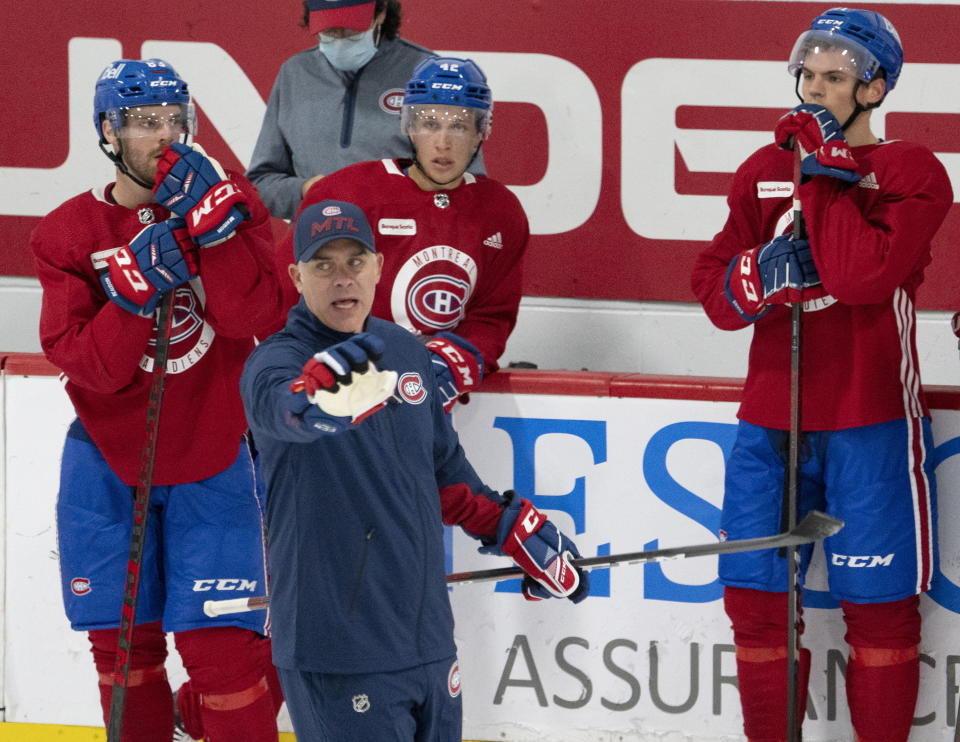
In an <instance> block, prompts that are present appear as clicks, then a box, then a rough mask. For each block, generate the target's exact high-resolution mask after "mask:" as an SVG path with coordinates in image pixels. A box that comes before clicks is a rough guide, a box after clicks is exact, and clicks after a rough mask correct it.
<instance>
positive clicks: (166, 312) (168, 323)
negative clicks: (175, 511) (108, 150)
mask: <svg viewBox="0 0 960 742" xmlns="http://www.w3.org/2000/svg"><path fill="white" fill-rule="evenodd" d="M175 293H176V289H173V290H171V291H168V292H167V293H166V294H165V295H164V297H163V299H162V300H161V302H160V311H159V312H158V313H157V339H156V345H155V347H154V354H153V356H154V358H153V375H152V377H151V379H150V393H149V396H148V397H147V425H146V437H145V438H144V441H143V447H142V448H141V449H140V472H139V475H138V477H137V486H136V491H135V494H134V499H133V530H132V531H131V533H130V554H129V556H128V558H127V575H126V580H125V582H124V588H123V605H122V606H121V609H120V634H119V636H118V638H117V659H116V663H115V665H114V670H113V691H112V694H111V696H110V718H109V722H108V724H107V742H120V734H121V730H122V728H123V712H124V709H125V707H126V700H127V681H128V680H129V676H130V648H131V646H132V645H133V624H134V620H135V618H136V614H137V596H138V595H139V592H140V571H141V566H142V564H143V548H144V543H145V542H146V536H147V515H148V513H149V511H150V489H151V487H152V484H153V465H154V462H155V460H156V452H157V436H158V433H159V431H160V403H161V401H162V400H163V386H164V380H165V378H166V375H167V357H168V355H169V353H170V335H171V328H172V327H173V301H174V294H175Z"/></svg>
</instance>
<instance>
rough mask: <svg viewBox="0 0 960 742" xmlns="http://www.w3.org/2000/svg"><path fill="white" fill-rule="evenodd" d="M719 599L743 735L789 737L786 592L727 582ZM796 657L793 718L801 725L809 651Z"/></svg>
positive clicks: (761, 740) (765, 739) (753, 741)
mask: <svg viewBox="0 0 960 742" xmlns="http://www.w3.org/2000/svg"><path fill="white" fill-rule="evenodd" d="M723 602H724V608H725V609H726V611H727V615H728V616H729V617H730V620H731V621H732V623H733V637H734V644H735V645H736V648H737V682H738V684H739V687H740V706H741V708H742V709H743V731H744V734H746V736H747V739H748V740H749V741H750V742H781V741H782V740H785V739H786V736H787V641H786V640H787V595H786V593H769V592H765V591H761V590H749V589H746V588H738V587H727V588H724V592H723ZM799 632H800V633H803V625H802V623H801V624H800V626H799ZM797 659H798V668H797V723H798V724H802V723H803V715H804V711H805V710H806V707H807V684H808V681H809V678H810V650H808V649H800V650H799V653H798V657H797Z"/></svg>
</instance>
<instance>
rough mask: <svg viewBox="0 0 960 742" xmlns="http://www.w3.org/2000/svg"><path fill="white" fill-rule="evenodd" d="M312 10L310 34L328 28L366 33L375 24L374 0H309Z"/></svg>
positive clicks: (308, 4)
mask: <svg viewBox="0 0 960 742" xmlns="http://www.w3.org/2000/svg"><path fill="white" fill-rule="evenodd" d="M307 7H308V8H309V9H310V33H320V32H321V31H325V30H326V29H328V28H350V29H353V30H354V31H366V30H367V29H368V28H370V25H371V24H372V23H373V11H374V9H375V8H376V2H375V1H374V0H307Z"/></svg>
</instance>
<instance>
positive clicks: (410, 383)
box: [397, 371, 427, 404]
mask: <svg viewBox="0 0 960 742" xmlns="http://www.w3.org/2000/svg"><path fill="white" fill-rule="evenodd" d="M397 390H398V391H399V392H400V396H401V397H403V398H404V399H405V400H407V402H409V403H410V404H420V403H421V402H423V400H425V399H426V398H427V390H426V388H424V386H423V379H422V378H420V374H418V373H416V372H415V371H409V372H407V373H405V374H403V376H401V377H400V380H399V381H398V382H397Z"/></svg>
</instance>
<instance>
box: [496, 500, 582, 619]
mask: <svg viewBox="0 0 960 742" xmlns="http://www.w3.org/2000/svg"><path fill="white" fill-rule="evenodd" d="M504 495H505V496H506V497H507V498H508V500H507V504H506V507H505V508H504V510H503V514H502V515H501V516H500V523H499V524H498V526H497V544H496V546H488V547H481V548H480V551H481V552H484V553H488V554H496V553H499V554H505V555H506V556H508V557H510V558H512V559H513V561H514V562H515V563H516V564H517V566H518V567H520V569H522V570H523V571H524V572H525V573H526V576H525V577H524V578H523V584H522V590H523V596H524V597H525V598H526V599H527V600H543V599H544V598H570V600H572V601H573V602H574V603H579V602H580V601H581V600H583V599H584V598H586V597H587V595H588V594H589V593H590V577H589V576H588V575H587V573H586V572H584V571H583V570H579V569H577V568H576V567H574V566H573V564H572V561H573V560H574V559H577V558H579V557H580V552H579V551H577V546H576V544H574V543H573V541H571V540H570V539H569V538H567V537H566V536H564V535H563V534H562V533H560V531H558V530H557V528H556V526H554V525H553V523H551V522H550V521H549V520H547V516H546V515H544V514H543V513H541V512H540V511H539V510H537V509H536V508H535V507H534V506H533V505H532V504H531V503H530V501H529V500H526V499H521V498H519V497H516V495H515V493H514V492H512V491H508V492H505V493H504Z"/></svg>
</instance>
